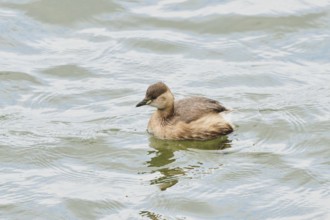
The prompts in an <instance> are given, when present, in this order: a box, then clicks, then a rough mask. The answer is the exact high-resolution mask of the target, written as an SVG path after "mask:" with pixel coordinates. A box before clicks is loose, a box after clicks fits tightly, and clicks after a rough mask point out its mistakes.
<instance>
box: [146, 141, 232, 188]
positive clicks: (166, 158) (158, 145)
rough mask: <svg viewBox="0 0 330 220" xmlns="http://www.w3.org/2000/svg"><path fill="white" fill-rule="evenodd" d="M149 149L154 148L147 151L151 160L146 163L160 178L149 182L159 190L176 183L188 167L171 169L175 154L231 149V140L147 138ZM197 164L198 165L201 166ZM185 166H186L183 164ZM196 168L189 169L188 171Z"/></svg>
mask: <svg viewBox="0 0 330 220" xmlns="http://www.w3.org/2000/svg"><path fill="white" fill-rule="evenodd" d="M149 142H150V143H149V145H150V147H152V148H154V149H155V150H154V151H149V152H148V153H149V154H150V155H153V156H152V158H151V159H150V160H149V161H147V165H148V167H153V168H156V169H153V171H152V172H158V173H160V174H161V176H160V177H157V178H156V179H153V180H151V183H150V184H151V185H153V184H156V185H158V186H159V188H160V189H161V190H166V189H167V188H169V187H171V186H173V185H175V184H177V183H178V181H179V179H180V178H182V177H183V176H185V174H186V173H185V170H186V169H188V167H172V166H169V165H170V164H171V163H173V162H175V155H174V154H175V152H176V151H181V150H189V149H197V150H223V149H226V148H229V147H231V145H230V143H231V140H229V139H228V137H227V136H220V137H218V138H216V139H212V140H207V141H171V140H160V139H157V138H154V137H150V138H149ZM201 164H202V163H201ZM201 164H199V165H201ZM185 166H187V164H185ZM193 168H198V166H193V167H190V168H189V171H191V169H193Z"/></svg>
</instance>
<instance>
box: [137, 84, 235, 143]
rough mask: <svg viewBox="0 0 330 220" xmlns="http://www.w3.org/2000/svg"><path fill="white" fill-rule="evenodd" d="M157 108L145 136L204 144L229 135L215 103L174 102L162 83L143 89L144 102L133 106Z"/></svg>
mask: <svg viewBox="0 0 330 220" xmlns="http://www.w3.org/2000/svg"><path fill="white" fill-rule="evenodd" d="M142 105H150V106H153V107H156V108H157V111H156V112H155V113H154V114H153V115H152V116H151V118H150V120H149V123H148V132H149V133H151V134H153V135H154V136H155V137H157V138H160V139H170V140H207V139H212V138H215V137H217V136H219V135H225V134H229V133H231V132H232V131H233V126H232V125H231V123H230V122H228V121H226V120H225V119H224V117H223V116H224V114H225V113H227V112H228V110H227V109H226V108H225V107H224V106H222V105H221V104H220V103H219V102H218V101H215V100H212V99H208V98H204V97H191V98H186V99H182V100H179V101H176V102H174V96H173V94H172V92H171V91H170V89H169V88H168V87H167V86H166V85H165V84H164V83H162V82H158V83H155V84H153V85H151V86H149V88H148V89H147V92H146V96H145V98H144V99H143V100H142V101H141V102H140V103H138V104H137V105H136V106H137V107H139V106H142Z"/></svg>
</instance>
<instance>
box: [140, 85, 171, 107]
mask: <svg viewBox="0 0 330 220" xmlns="http://www.w3.org/2000/svg"><path fill="white" fill-rule="evenodd" d="M173 103H174V96H173V94H172V92H171V91H170V89H169V88H168V87H167V85H165V83H163V82H158V83H155V84H152V85H151V86H149V88H148V89H147V92H146V96H145V98H144V99H143V100H142V101H141V102H139V103H138V104H137V105H136V107H140V106H143V105H150V106H153V107H156V108H157V109H159V110H163V109H167V108H168V107H173Z"/></svg>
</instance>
